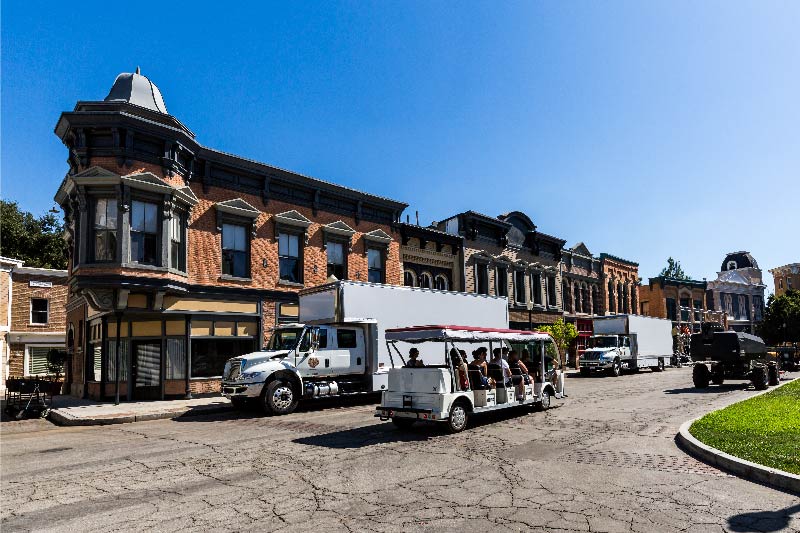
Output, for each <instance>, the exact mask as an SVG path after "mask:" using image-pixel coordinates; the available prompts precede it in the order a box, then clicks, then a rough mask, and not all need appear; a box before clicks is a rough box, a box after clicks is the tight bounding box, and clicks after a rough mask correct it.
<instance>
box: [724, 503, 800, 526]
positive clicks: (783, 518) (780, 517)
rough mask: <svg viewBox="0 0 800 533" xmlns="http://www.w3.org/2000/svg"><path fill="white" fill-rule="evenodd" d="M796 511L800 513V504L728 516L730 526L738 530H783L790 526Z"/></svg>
mask: <svg viewBox="0 0 800 533" xmlns="http://www.w3.org/2000/svg"><path fill="white" fill-rule="evenodd" d="M795 513H800V504H797V505H793V506H791V507H787V508H786V509H780V510H778V511H758V512H752V513H742V514H737V515H735V516H732V517H730V518H728V527H729V528H730V530H731V531H737V532H751V531H752V532H757V531H759V532H762V531H781V530H783V529H785V528H787V527H788V526H789V520H790V519H791V518H792V515H794V514H795Z"/></svg>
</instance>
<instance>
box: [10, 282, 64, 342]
mask: <svg viewBox="0 0 800 533" xmlns="http://www.w3.org/2000/svg"><path fill="white" fill-rule="evenodd" d="M31 280H34V281H49V282H52V283H53V286H52V287H49V288H45V287H31V286H30V281H31ZM11 283H12V291H13V296H12V301H11V329H12V331H27V332H32V333H33V332H35V333H45V332H47V333H64V332H65V331H66V327H67V324H66V312H65V309H64V307H65V306H66V304H67V278H65V277H49V276H40V275H29V274H19V273H16V272H15V273H14V275H13V279H12V281H11ZM31 298H46V299H47V300H49V301H50V313H49V316H48V322H47V325H35V324H31V323H30V322H31V320H30V319H31Z"/></svg>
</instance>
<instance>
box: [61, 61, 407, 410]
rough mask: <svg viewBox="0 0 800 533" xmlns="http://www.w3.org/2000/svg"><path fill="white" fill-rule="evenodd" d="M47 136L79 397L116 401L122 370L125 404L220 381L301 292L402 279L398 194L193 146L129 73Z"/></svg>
mask: <svg viewBox="0 0 800 533" xmlns="http://www.w3.org/2000/svg"><path fill="white" fill-rule="evenodd" d="M56 134H57V135H58V137H59V138H60V139H61V140H62V142H63V143H64V144H65V146H66V147H67V149H68V151H69V159H68V163H69V172H68V174H67V175H66V177H65V178H64V180H63V182H62V183H61V186H60V187H59V189H58V192H57V193H56V197H55V198H56V201H57V202H58V204H59V205H60V206H61V207H62V208H63V209H64V212H65V222H66V224H65V227H66V232H67V241H68V244H69V247H70V264H69V286H70V295H69V302H68V303H67V321H68V324H69V325H68V328H71V329H74V330H75V331H76V332H77V333H76V335H75V336H74V337H72V338H71V340H72V343H71V345H70V348H71V349H72V351H73V353H75V354H76V356H75V357H73V360H72V374H71V375H72V380H71V392H72V393H73V394H75V395H78V396H88V397H92V398H108V397H111V396H113V395H114V393H115V382H116V377H117V375H119V377H120V381H121V384H120V391H121V392H120V393H121V396H122V397H123V398H127V399H129V400H134V399H150V398H174V397H185V396H188V395H191V394H192V393H205V392H215V391H218V390H219V378H220V375H221V373H222V369H223V365H224V363H225V361H226V360H227V359H228V358H230V357H233V356H236V355H239V354H242V353H247V352H249V351H252V350H254V349H256V348H259V347H260V346H261V345H262V343H263V341H264V340H265V338H266V337H267V336H268V335H269V329H270V328H271V327H273V326H274V325H275V324H277V323H279V322H291V321H296V319H297V316H298V315H297V313H298V307H297V291H298V290H299V289H301V288H303V287H309V286H313V285H317V284H320V283H322V282H324V281H325V280H326V279H328V278H329V276H335V277H337V278H344V279H354V280H362V281H373V282H382V283H383V282H385V283H390V284H400V283H402V280H403V276H402V270H401V267H400V256H399V248H400V244H399V233H398V231H397V223H398V220H399V217H400V214H401V213H402V211H403V210H404V209H405V207H406V204H404V203H401V202H397V201H394V200H391V199H388V198H382V197H379V196H375V195H372V194H367V193H363V192H359V191H356V190H352V189H349V188H346V187H342V186H339V185H335V184H332V183H329V182H325V181H321V180H318V179H315V178H310V177H307V176H303V175H300V174H297V173H294V172H290V171H286V170H282V169H280V168H276V167H273V166H270V165H267V164H263V163H259V162H256V161H252V160H249V159H245V158H242V157H238V156H235V155H230V154H227V153H223V152H219V151H216V150H213V149H211V148H208V147H205V146H202V145H200V144H199V143H198V142H197V140H196V139H195V135H194V133H192V132H191V131H190V130H189V129H188V128H187V127H186V126H184V125H183V124H182V123H181V122H180V121H179V120H177V119H176V118H175V117H173V116H171V115H169V114H168V113H167V109H166V106H165V105H164V101H163V99H162V97H161V93H160V92H159V90H158V88H157V87H156V86H155V85H154V84H152V83H151V82H150V80H149V79H147V78H146V77H144V76H141V75H140V74H139V73H138V71H137V73H135V74H121V75H120V76H118V77H117V79H116V81H115V82H114V85H113V87H112V88H111V91H110V92H109V94H108V96H107V97H106V98H105V99H104V100H103V101H89V102H83V101H82V102H78V103H77V105H76V107H75V109H74V111H72V112H65V113H63V114H62V115H61V118H60V119H59V121H58V124H57V126H56ZM117 352H119V361H120V364H119V372H117V369H116V368H115V365H116V361H117V359H118V358H117ZM129 383H130V384H131V386H130V387H128V384H129Z"/></svg>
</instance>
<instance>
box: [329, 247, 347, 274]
mask: <svg viewBox="0 0 800 533" xmlns="http://www.w3.org/2000/svg"><path fill="white" fill-rule="evenodd" d="M344 246H345V245H344V244H343V243H341V242H329V243H328V244H327V245H326V247H327V253H328V277H331V276H336V279H345V278H346V277H347V263H346V262H345V247H344Z"/></svg>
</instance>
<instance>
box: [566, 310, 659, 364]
mask: <svg viewBox="0 0 800 533" xmlns="http://www.w3.org/2000/svg"><path fill="white" fill-rule="evenodd" d="M592 327H593V331H594V332H593V336H592V337H591V338H590V339H589V348H588V349H587V350H586V351H585V352H584V353H583V356H581V361H580V367H581V374H582V375H589V374H591V373H592V372H598V371H600V372H608V373H609V374H611V375H613V376H619V375H620V374H621V373H622V371H623V370H631V371H637V370H639V369H640V368H648V367H649V368H650V369H652V370H653V371H654V372H661V371H662V370H664V365H666V364H669V363H670V361H671V359H672V322H670V321H669V320H666V319H663V318H655V317H650V316H641V315H611V316H603V317H595V318H594V319H592Z"/></svg>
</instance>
